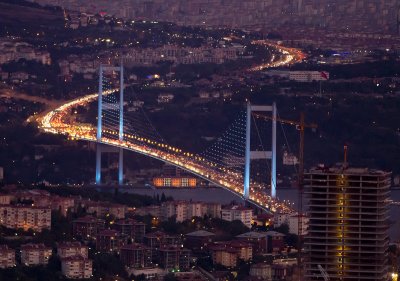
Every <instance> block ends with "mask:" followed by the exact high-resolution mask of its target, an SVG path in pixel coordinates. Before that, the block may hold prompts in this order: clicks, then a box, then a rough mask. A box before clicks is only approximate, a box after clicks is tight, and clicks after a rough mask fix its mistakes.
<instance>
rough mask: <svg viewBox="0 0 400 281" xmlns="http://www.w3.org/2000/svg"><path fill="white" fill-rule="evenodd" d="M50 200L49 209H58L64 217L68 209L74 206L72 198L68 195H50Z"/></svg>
mask: <svg viewBox="0 0 400 281" xmlns="http://www.w3.org/2000/svg"><path fill="white" fill-rule="evenodd" d="M49 197H50V196H49ZM50 202H51V209H52V210H56V211H60V213H61V215H63V216H64V217H65V216H67V213H68V211H70V210H72V209H73V208H74V206H75V201H74V199H73V198H68V197H61V196H51V200H50Z"/></svg>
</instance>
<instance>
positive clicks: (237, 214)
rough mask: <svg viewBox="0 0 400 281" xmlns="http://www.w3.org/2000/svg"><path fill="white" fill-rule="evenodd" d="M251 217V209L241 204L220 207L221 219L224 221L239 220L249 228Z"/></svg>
mask: <svg viewBox="0 0 400 281" xmlns="http://www.w3.org/2000/svg"><path fill="white" fill-rule="evenodd" d="M252 218H253V209H251V208H246V207H243V206H238V205H235V206H229V207H225V208H222V210H221V219H223V220H226V221H234V220H239V221H241V222H242V223H243V224H244V225H245V226H247V227H248V228H251V220H252Z"/></svg>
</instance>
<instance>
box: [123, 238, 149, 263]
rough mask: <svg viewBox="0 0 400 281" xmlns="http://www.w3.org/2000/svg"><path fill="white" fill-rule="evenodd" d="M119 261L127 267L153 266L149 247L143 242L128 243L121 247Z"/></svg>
mask: <svg viewBox="0 0 400 281" xmlns="http://www.w3.org/2000/svg"><path fill="white" fill-rule="evenodd" d="M120 259H121V262H122V263H123V264H124V265H125V266H127V267H129V268H149V267H152V266H153V263H152V257H151V249H150V248H149V247H146V246H145V245H143V244H136V243H135V244H129V245H124V246H122V247H121V252H120Z"/></svg>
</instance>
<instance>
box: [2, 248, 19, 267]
mask: <svg viewBox="0 0 400 281" xmlns="http://www.w3.org/2000/svg"><path fill="white" fill-rule="evenodd" d="M15 265H16V262H15V250H14V249H10V248H8V246H7V245H0V268H9V267H14V266H15Z"/></svg>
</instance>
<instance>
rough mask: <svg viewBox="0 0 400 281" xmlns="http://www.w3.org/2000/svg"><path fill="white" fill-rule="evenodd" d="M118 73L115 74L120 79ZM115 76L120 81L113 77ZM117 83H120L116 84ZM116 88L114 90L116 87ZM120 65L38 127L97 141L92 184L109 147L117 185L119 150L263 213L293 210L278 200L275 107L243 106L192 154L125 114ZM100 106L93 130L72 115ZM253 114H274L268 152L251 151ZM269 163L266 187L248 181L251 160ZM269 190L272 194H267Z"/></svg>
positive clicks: (140, 116)
mask: <svg viewBox="0 0 400 281" xmlns="http://www.w3.org/2000/svg"><path fill="white" fill-rule="evenodd" d="M118 74H119V75H118ZM116 76H119V79H116ZM118 80H119V83H116V81H118ZM116 84H118V87H116ZM125 88H126V85H124V74H123V67H122V66H120V67H112V66H100V71H99V91H98V93H95V94H91V95H87V96H84V97H81V98H77V99H75V100H72V101H70V102H67V103H65V104H63V105H62V106H60V107H58V108H57V109H55V110H53V111H50V112H48V113H47V114H46V115H45V116H43V117H42V118H40V119H39V120H38V121H39V122H40V127H41V128H42V129H43V130H44V131H46V132H49V133H54V134H64V135H67V136H69V137H70V138H71V139H77V140H87V141H91V142H96V143H97V144H98V145H97V153H96V183H97V184H101V155H102V152H105V151H110V150H109V148H110V147H113V148H114V149H115V150H116V151H117V152H118V153H119V169H118V180H119V184H121V185H122V184H123V150H130V151H133V152H136V153H139V154H142V155H145V156H148V157H151V158H154V159H157V160H160V161H163V162H165V163H168V164H171V165H174V166H176V167H178V168H180V169H183V170H186V171H188V172H190V173H192V174H194V175H196V176H198V177H200V178H203V179H205V180H207V181H209V182H211V183H212V184H214V185H216V186H219V187H222V188H224V189H226V190H228V191H230V192H233V193H234V194H236V195H238V196H241V197H242V198H243V199H245V200H246V201H248V202H250V203H252V204H255V205H256V206H258V207H260V208H261V209H264V210H266V211H267V212H271V213H274V212H282V213H285V212H292V209H291V207H290V206H289V205H287V204H286V203H284V202H281V201H279V200H277V199H276V120H277V118H276V114H277V109H276V105H275V104H272V105H268V106H258V105H252V104H250V103H247V106H246V110H245V111H243V113H241V114H239V117H238V118H237V119H236V120H235V122H234V123H233V124H232V125H231V126H230V127H229V128H228V129H227V131H226V132H225V133H224V134H223V135H222V136H221V137H220V138H218V139H217V140H216V142H215V143H214V144H213V145H211V146H210V147H209V148H208V149H207V150H206V151H204V152H203V153H201V154H194V153H191V152H187V151H183V150H182V149H179V148H177V147H174V146H171V145H169V144H167V142H166V141H165V140H164V139H163V138H162V137H161V136H160V134H159V133H158V132H157V130H156V129H155V128H154V127H153V125H152V124H151V122H150V120H149V118H147V116H146V115H145V113H144V111H143V110H142V109H140V108H139V109H137V110H136V111H133V112H131V111H128V112H124V94H125V93H124V90H125ZM96 100H97V103H98V109H97V126H95V125H94V124H90V123H85V124H83V123H79V122H77V121H76V120H74V118H73V116H74V113H76V111H77V108H79V107H88V106H89V104H91V103H93V102H96ZM253 112H271V113H272V119H271V120H272V131H271V134H270V136H271V149H270V150H266V149H265V148H264V147H263V149H262V150H258V151H252V150H251V142H250V136H251V134H250V133H251V122H252V118H254V115H253V114H252V113H253ZM259 159H267V160H268V161H270V163H271V164H270V178H271V181H270V184H269V185H268V184H266V183H265V182H264V183H256V182H255V181H253V180H252V179H251V175H250V165H251V164H250V163H251V160H259ZM269 189H270V193H269V194H268V193H267V190H269Z"/></svg>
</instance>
